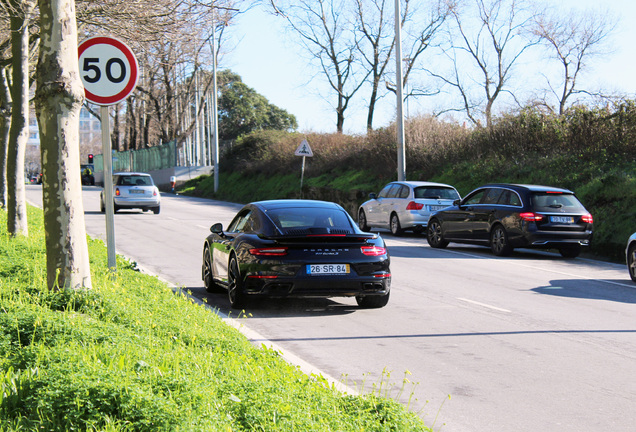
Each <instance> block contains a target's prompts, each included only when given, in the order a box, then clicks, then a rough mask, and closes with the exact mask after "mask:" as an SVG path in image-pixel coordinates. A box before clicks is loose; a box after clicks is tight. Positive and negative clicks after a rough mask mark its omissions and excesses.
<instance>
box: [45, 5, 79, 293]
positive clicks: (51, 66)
mask: <svg viewBox="0 0 636 432" xmlns="http://www.w3.org/2000/svg"><path fill="white" fill-rule="evenodd" d="M38 3H39V6H40V28H41V44H40V50H39V60H38V65H37V89H36V93H35V106H36V113H37V117H38V123H39V126H40V136H41V142H40V149H41V158H42V168H43V174H44V183H43V185H42V188H43V207H44V230H45V233H46V269H47V284H48V286H49V288H56V287H60V288H71V289H76V288H80V287H87V288H88V287H91V274H90V264H89V260H88V245H87V242H86V228H85V224H84V206H83V203H82V185H81V180H80V157H79V155H80V151H79V112H80V109H81V107H82V102H83V101H84V87H83V86H82V83H81V81H80V78H79V77H80V73H79V64H78V63H79V62H78V57H77V56H78V54H77V27H76V21H75V2H74V0H38Z"/></svg>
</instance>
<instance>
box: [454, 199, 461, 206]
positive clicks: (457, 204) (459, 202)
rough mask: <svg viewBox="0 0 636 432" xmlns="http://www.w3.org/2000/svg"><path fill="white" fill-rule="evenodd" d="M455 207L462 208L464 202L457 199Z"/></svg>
mask: <svg viewBox="0 0 636 432" xmlns="http://www.w3.org/2000/svg"><path fill="white" fill-rule="evenodd" d="M453 205H454V206H455V207H461V205H462V200H458V199H456V200H455V201H453Z"/></svg>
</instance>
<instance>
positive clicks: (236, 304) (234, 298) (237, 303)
mask: <svg viewBox="0 0 636 432" xmlns="http://www.w3.org/2000/svg"><path fill="white" fill-rule="evenodd" d="M227 278H228V286H227V296H228V299H229V300H230V306H232V308H233V309H242V308H243V307H245V304H246V295H245V292H244V291H243V281H242V280H241V273H240V270H239V265H238V261H237V260H236V257H235V256H232V258H230V265H229V266H228V275H227Z"/></svg>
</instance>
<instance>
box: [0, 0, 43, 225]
mask: <svg viewBox="0 0 636 432" xmlns="http://www.w3.org/2000/svg"><path fill="white" fill-rule="evenodd" d="M2 6H3V9H5V11H6V12H8V14H9V16H10V22H11V24H10V28H11V58H12V62H11V65H12V86H10V89H11V102H12V105H11V126H10V128H9V144H8V151H7V165H6V167H7V216H8V217H7V231H8V233H9V234H10V235H12V236H17V235H24V236H26V235H28V233H29V228H28V223H27V209H26V196H25V189H24V184H25V179H24V159H25V154H26V145H27V140H28V138H29V87H30V86H29V84H30V83H29V36H30V34H29V28H30V26H31V18H32V16H33V14H34V9H35V2H34V1H33V0H7V1H3V3H2Z"/></svg>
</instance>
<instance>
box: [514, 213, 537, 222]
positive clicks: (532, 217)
mask: <svg viewBox="0 0 636 432" xmlns="http://www.w3.org/2000/svg"><path fill="white" fill-rule="evenodd" d="M519 217H520V218H521V219H522V220H524V221H526V222H539V221H540V220H543V215H540V214H536V213H532V212H524V213H519Z"/></svg>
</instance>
